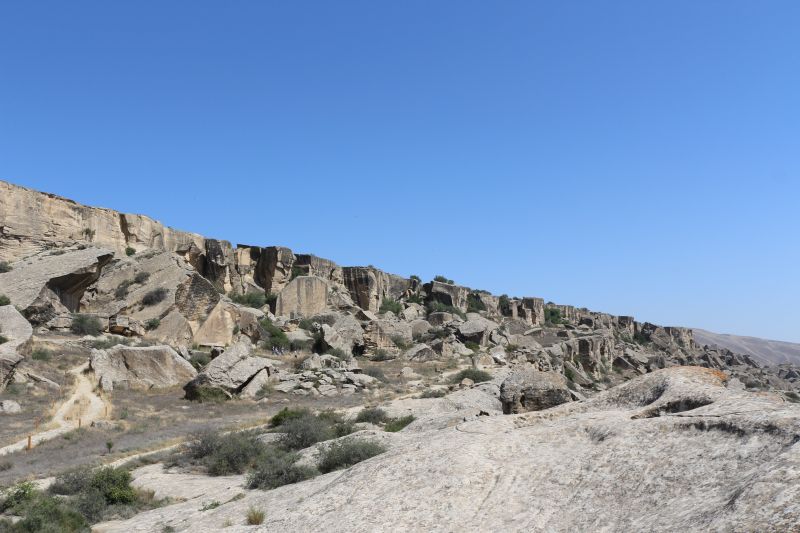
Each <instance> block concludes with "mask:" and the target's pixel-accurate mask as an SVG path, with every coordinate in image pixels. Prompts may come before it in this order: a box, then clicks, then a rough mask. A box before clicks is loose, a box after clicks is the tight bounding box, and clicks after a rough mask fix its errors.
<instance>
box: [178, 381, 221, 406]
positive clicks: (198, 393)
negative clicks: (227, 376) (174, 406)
mask: <svg viewBox="0 0 800 533" xmlns="http://www.w3.org/2000/svg"><path fill="white" fill-rule="evenodd" d="M186 399H187V400H191V401H193V402H198V403H223V402H227V401H228V400H229V397H228V395H227V394H225V391H223V390H222V389H218V388H217V387H210V386H207V385H198V386H196V387H194V386H193V387H190V388H187V389H186Z"/></svg>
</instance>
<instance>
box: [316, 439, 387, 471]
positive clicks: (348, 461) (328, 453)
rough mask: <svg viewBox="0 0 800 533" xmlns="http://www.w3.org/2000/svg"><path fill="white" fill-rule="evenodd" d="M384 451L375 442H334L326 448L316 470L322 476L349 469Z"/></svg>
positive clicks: (358, 440)
mask: <svg viewBox="0 0 800 533" xmlns="http://www.w3.org/2000/svg"><path fill="white" fill-rule="evenodd" d="M385 451H386V448H385V447H383V446H382V445H380V444H379V443H377V442H371V441H367V440H361V439H352V440H349V441H346V442H334V443H332V444H330V445H329V446H327V447H326V448H325V449H324V450H323V451H322V454H321V456H320V459H319V463H318V468H319V471H320V472H322V473H323V474H327V473H328V472H333V471H334V470H341V469H343V468H349V467H351V466H353V465H354V464H356V463H360V462H361V461H366V460H367V459H369V458H370V457H375V456H376V455H379V454H381V453H383V452H385Z"/></svg>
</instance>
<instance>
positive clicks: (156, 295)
mask: <svg viewBox="0 0 800 533" xmlns="http://www.w3.org/2000/svg"><path fill="white" fill-rule="evenodd" d="M167 294H169V291H167V289H165V288H164V287H159V288H157V289H153V290H152V291H150V292H148V293H147V294H145V295H144V298H142V304H143V305H146V306H150V305H156V304H157V303H159V302H163V301H164V299H165V298H166V297H167Z"/></svg>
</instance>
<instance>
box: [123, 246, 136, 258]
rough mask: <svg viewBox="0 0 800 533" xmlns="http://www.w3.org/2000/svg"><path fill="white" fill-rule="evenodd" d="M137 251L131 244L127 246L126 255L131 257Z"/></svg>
mask: <svg viewBox="0 0 800 533" xmlns="http://www.w3.org/2000/svg"><path fill="white" fill-rule="evenodd" d="M135 253H136V250H134V249H133V248H131V247H130V246H128V247H127V248H125V255H127V256H128V257H130V256H132V255H134V254H135Z"/></svg>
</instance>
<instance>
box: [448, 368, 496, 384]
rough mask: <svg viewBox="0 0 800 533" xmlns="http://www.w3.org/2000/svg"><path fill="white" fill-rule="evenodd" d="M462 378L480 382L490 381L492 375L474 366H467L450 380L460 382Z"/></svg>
mask: <svg viewBox="0 0 800 533" xmlns="http://www.w3.org/2000/svg"><path fill="white" fill-rule="evenodd" d="M464 379H471V380H472V381H473V382H475V383H482V382H484V381H491V379H492V375H491V374H489V373H488V372H484V371H483V370H478V369H476V368H467V369H464V370H462V371H461V372H459V373H458V374H456V375H455V376H453V378H452V379H451V381H452V382H453V383H461V381H462V380H464Z"/></svg>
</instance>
